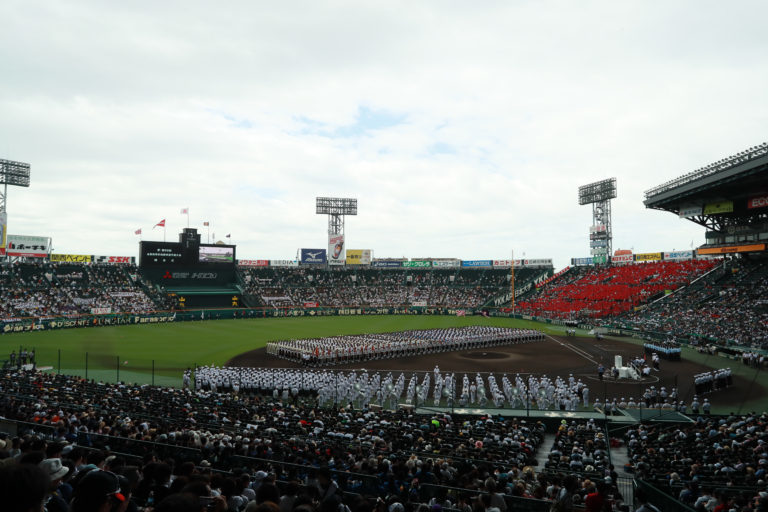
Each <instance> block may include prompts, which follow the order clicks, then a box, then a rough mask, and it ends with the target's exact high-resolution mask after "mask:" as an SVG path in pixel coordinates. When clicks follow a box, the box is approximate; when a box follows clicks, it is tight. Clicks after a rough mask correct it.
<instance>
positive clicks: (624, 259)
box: [611, 252, 635, 263]
mask: <svg viewBox="0 0 768 512" xmlns="http://www.w3.org/2000/svg"><path fill="white" fill-rule="evenodd" d="M633 261H635V255H634V254H632V253H631V252H630V253H628V254H614V255H613V256H611V263H632V262H633Z"/></svg>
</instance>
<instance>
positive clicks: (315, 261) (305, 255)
mask: <svg viewBox="0 0 768 512" xmlns="http://www.w3.org/2000/svg"><path fill="white" fill-rule="evenodd" d="M300 255H301V257H300V259H299V262H300V263H301V264H302V265H325V263H326V262H327V261H328V259H327V258H326V255H325V249H302V250H301V251H300Z"/></svg>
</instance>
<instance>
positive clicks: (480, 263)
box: [461, 260, 493, 267]
mask: <svg viewBox="0 0 768 512" xmlns="http://www.w3.org/2000/svg"><path fill="white" fill-rule="evenodd" d="M461 266H462V267H492V266H493V260H463V261H462V262H461Z"/></svg>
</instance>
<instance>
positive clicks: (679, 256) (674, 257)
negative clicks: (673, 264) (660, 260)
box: [664, 251, 693, 261]
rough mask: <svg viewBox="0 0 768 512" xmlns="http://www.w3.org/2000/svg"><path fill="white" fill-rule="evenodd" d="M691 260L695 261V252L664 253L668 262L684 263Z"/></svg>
mask: <svg viewBox="0 0 768 512" xmlns="http://www.w3.org/2000/svg"><path fill="white" fill-rule="evenodd" d="M690 259H693V251H674V252H665V253H664V260H668V261H682V260H690Z"/></svg>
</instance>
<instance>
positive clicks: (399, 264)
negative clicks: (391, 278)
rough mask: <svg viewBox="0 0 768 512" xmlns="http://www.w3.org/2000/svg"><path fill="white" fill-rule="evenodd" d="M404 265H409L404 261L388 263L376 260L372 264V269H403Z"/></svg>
mask: <svg viewBox="0 0 768 512" xmlns="http://www.w3.org/2000/svg"><path fill="white" fill-rule="evenodd" d="M403 263H407V262H403V261H386V260H385V261H376V260H374V261H373V262H372V263H371V266H372V267H377V268H401V267H402V266H403Z"/></svg>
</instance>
